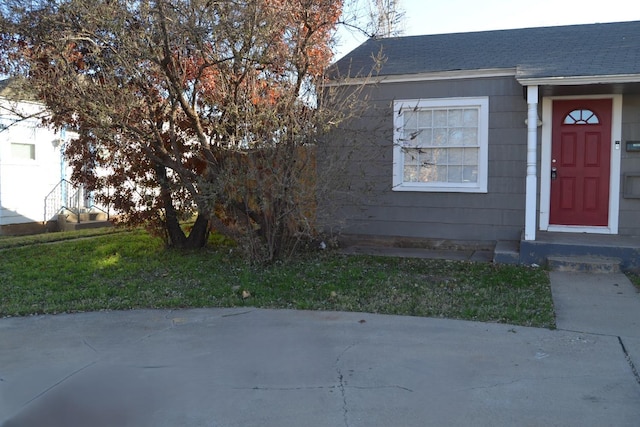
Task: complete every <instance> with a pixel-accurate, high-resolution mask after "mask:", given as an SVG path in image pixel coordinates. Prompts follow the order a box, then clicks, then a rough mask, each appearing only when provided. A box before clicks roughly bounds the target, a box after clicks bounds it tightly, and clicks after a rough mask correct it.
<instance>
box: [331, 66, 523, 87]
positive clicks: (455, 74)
mask: <svg viewBox="0 0 640 427" xmlns="http://www.w3.org/2000/svg"><path fill="white" fill-rule="evenodd" d="M515 75H516V69H515V68H492V69H486V70H456V71H438V72H433V73H418V74H400V75H390V76H369V77H358V78H354V79H344V80H339V81H330V82H328V83H325V84H324V86H326V87H335V86H349V85H363V84H385V83H405V82H424V81H436V80H459V79H477V78H486V77H513V76H515Z"/></svg>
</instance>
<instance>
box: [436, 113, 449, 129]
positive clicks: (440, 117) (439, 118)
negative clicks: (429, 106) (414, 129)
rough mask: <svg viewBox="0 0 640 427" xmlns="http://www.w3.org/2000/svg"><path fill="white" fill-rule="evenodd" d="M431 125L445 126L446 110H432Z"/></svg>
mask: <svg viewBox="0 0 640 427" xmlns="http://www.w3.org/2000/svg"><path fill="white" fill-rule="evenodd" d="M433 127H434V128H435V127H438V128H444V127H447V110H435V111H434V112H433Z"/></svg>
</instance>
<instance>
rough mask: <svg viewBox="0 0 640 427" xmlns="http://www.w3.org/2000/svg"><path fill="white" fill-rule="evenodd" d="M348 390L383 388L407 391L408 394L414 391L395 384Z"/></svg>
mask: <svg viewBox="0 0 640 427" xmlns="http://www.w3.org/2000/svg"><path fill="white" fill-rule="evenodd" d="M349 388H353V389H356V390H383V389H385V388H393V389H397V390H404V391H408V392H409V393H413V392H414V390H411V389H410V388H408V387H403V386H401V385H397V384H392V385H380V386H368V387H367V386H355V385H352V386H349Z"/></svg>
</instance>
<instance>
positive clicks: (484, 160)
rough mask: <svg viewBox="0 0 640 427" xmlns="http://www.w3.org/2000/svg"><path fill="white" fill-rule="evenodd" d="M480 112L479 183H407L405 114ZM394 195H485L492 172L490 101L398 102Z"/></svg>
mask: <svg viewBox="0 0 640 427" xmlns="http://www.w3.org/2000/svg"><path fill="white" fill-rule="evenodd" d="M458 107H460V108H473V107H476V108H478V148H479V150H478V180H477V182H473V183H465V182H460V183H447V182H404V154H403V151H402V148H403V146H402V138H403V136H404V132H403V129H404V115H403V114H402V111H406V110H409V111H411V110H415V109H440V108H458ZM393 113H394V120H393V129H394V130H393V141H394V144H393V187H392V188H393V191H426V192H460V193H486V192H487V177H488V169H489V160H488V159H489V155H488V153H489V97H474V98H432V99H398V100H396V101H394V103H393Z"/></svg>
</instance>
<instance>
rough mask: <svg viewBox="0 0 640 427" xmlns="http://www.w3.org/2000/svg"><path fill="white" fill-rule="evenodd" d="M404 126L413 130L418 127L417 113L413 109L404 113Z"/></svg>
mask: <svg viewBox="0 0 640 427" xmlns="http://www.w3.org/2000/svg"><path fill="white" fill-rule="evenodd" d="M403 118H404V128H405V129H409V130H414V129H416V128H417V127H418V124H417V123H418V115H417V114H416V113H415V112H414V111H409V112H406V113H404V116H403Z"/></svg>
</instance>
